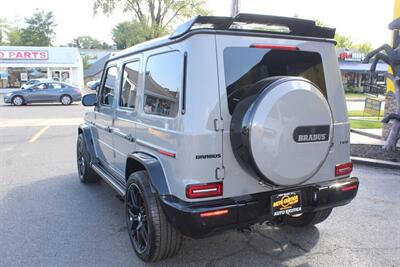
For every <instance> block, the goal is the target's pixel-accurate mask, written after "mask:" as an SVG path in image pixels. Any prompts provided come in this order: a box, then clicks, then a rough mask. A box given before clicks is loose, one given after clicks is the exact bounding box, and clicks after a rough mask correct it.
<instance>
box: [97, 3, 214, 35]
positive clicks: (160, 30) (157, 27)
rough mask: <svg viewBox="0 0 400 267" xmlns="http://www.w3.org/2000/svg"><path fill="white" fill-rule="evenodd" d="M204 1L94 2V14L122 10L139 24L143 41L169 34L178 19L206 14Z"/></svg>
mask: <svg viewBox="0 0 400 267" xmlns="http://www.w3.org/2000/svg"><path fill="white" fill-rule="evenodd" d="M205 2H206V1H205V0H94V6H93V8H94V11H95V13H96V12H98V11H99V10H100V11H101V12H103V13H104V14H111V13H112V12H113V11H114V10H115V9H117V8H122V9H123V11H124V12H126V13H132V14H133V16H134V21H136V22H138V23H140V25H141V27H142V30H143V31H144V32H145V37H146V38H145V39H146V40H150V39H153V38H156V37H160V36H162V35H164V34H165V33H167V32H169V31H170V29H171V26H172V24H174V23H175V22H176V21H177V20H179V19H186V18H189V17H192V16H193V15H204V14H207V13H208V11H206V10H205V9H204V8H203V6H204V4H205Z"/></svg>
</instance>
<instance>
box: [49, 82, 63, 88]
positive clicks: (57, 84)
mask: <svg viewBox="0 0 400 267" xmlns="http://www.w3.org/2000/svg"><path fill="white" fill-rule="evenodd" d="M49 88H51V89H61V88H63V86H62V85H61V83H49Z"/></svg>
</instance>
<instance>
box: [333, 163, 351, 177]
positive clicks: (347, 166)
mask: <svg viewBox="0 0 400 267" xmlns="http://www.w3.org/2000/svg"><path fill="white" fill-rule="evenodd" d="M352 171H353V163H351V162H347V163H343V164H339V165H336V167H335V175H336V176H343V175H347V174H350V173H351V172H352Z"/></svg>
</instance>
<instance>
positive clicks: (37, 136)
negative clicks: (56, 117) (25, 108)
mask: <svg viewBox="0 0 400 267" xmlns="http://www.w3.org/2000/svg"><path fill="white" fill-rule="evenodd" d="M49 128H50V126H45V127H43V128H42V129H40V130H39V132H37V133H36V134H35V135H34V136H32V138H31V139H29V141H28V143H33V142H35V141H36V140H38V139H39V137H40V136H41V135H42V134H44V132H46V131H47V129H49Z"/></svg>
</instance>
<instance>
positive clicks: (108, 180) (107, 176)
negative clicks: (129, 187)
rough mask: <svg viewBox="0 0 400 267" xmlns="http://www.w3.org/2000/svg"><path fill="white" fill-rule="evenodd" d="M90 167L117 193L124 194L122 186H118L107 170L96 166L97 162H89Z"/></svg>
mask: <svg viewBox="0 0 400 267" xmlns="http://www.w3.org/2000/svg"><path fill="white" fill-rule="evenodd" d="M91 167H92V169H93V170H94V171H95V172H96V173H97V174H98V175H100V177H101V178H102V179H103V180H104V181H105V182H106V183H107V184H109V185H110V186H111V187H112V188H113V189H114V190H115V191H117V193H118V194H119V195H121V196H125V190H124V188H123V187H122V186H120V185H119V184H118V183H117V182H115V181H114V179H113V178H112V177H111V175H110V174H108V172H107V171H105V170H103V168H102V167H100V166H98V165H97V164H91Z"/></svg>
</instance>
